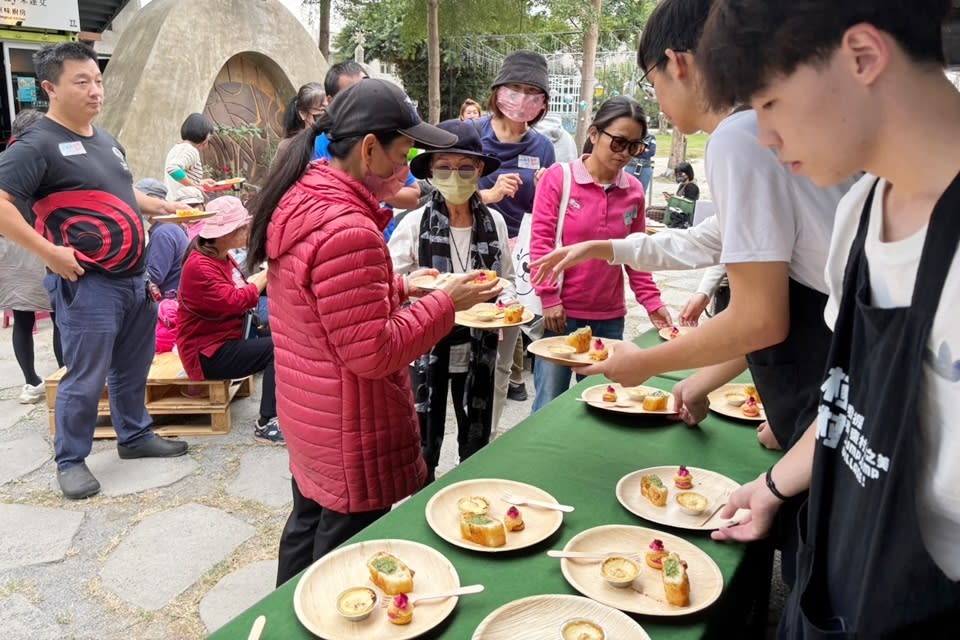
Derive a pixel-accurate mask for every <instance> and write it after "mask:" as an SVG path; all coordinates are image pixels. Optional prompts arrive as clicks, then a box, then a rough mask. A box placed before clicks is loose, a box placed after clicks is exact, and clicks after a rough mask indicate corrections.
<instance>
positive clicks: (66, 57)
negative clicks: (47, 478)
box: [0, 43, 187, 499]
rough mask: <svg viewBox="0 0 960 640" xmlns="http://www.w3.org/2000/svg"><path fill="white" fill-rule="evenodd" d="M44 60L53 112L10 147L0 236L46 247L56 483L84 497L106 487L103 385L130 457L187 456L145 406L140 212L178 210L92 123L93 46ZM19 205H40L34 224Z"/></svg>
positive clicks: (43, 79)
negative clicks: (136, 184) (59, 358)
mask: <svg viewBox="0 0 960 640" xmlns="http://www.w3.org/2000/svg"><path fill="white" fill-rule="evenodd" d="M34 66H35V67H36V70H37V78H38V80H40V85H41V86H42V87H43V89H44V90H45V91H46V92H47V94H48V95H49V97H50V110H49V112H48V113H47V115H46V117H45V118H44V119H43V120H41V121H39V122H38V123H37V124H36V125H34V126H33V127H32V128H31V129H30V130H29V131H27V132H26V133H25V134H24V135H23V137H22V138H20V139H19V140H18V141H17V144H15V145H13V146H12V147H10V149H9V150H7V151H6V152H4V153H3V154H0V235H3V236H5V237H6V238H8V239H9V240H11V241H13V242H16V243H18V244H20V245H22V246H23V247H25V248H27V249H29V250H31V251H33V252H34V253H36V254H37V255H38V256H40V258H42V259H43V261H44V262H45V263H46V264H47V267H48V268H49V269H50V271H52V272H53V273H51V274H48V275H47V277H46V278H45V279H44V284H45V286H46V287H47V291H48V292H49V293H50V298H51V303H52V304H53V306H54V311H56V314H57V316H56V317H57V326H58V327H59V328H60V333H61V338H62V341H63V355H64V362H65V364H66V367H67V372H66V374H64V376H63V378H62V380H61V381H60V385H59V389H58V392H57V404H56V428H57V433H56V439H55V443H54V447H55V453H56V461H57V480H58V481H59V483H60V489H61V490H62V491H63V494H64V496H66V497H67V498H70V499H80V498H85V497H88V496H91V495H94V494H95V493H97V492H98V491H99V490H100V483H99V482H97V479H96V478H94V477H93V474H92V473H90V470H89V469H88V468H87V465H86V463H85V462H84V461H85V459H86V457H87V456H88V455H89V454H90V450H91V447H92V444H93V432H94V427H95V425H96V420H97V404H98V402H99V399H100V394H101V391H102V390H103V385H104V382H105V381H106V383H107V385H108V388H109V392H110V412H111V416H112V420H113V424H114V428H115V429H116V432H117V443H118V444H117V450H118V453H119V455H120V457H121V458H143V457H171V456H179V455H183V454H184V453H186V450H187V445H186V443H184V442H174V441H170V440H164V439H162V438H158V437H156V436H155V435H154V434H153V432H152V431H151V426H152V421H151V419H150V415H149V413H148V412H147V410H146V408H145V407H144V403H143V398H144V387H145V386H146V378H147V372H148V371H149V369H150V364H151V362H152V360H153V352H154V325H155V323H156V303H155V302H154V301H153V300H152V298H151V297H150V296H149V294H148V292H147V290H146V286H145V281H144V276H143V272H144V231H143V223H142V220H141V218H140V212H141V210H142V211H143V212H144V213H145V214H147V215H149V216H153V215H161V214H168V213H173V212H174V211H175V210H176V209H177V208H179V206H178V205H177V204H175V203H172V202H171V203H168V202H165V201H163V200H159V199H157V198H151V197H149V196H146V195H144V194H142V193H139V192H137V191H135V190H134V188H133V176H132V174H131V173H130V169H129V167H128V166H127V163H126V159H125V157H124V152H123V148H122V147H121V146H120V144H119V143H118V142H117V141H116V140H115V139H114V138H113V136H111V135H110V134H109V133H107V132H105V131H102V130H100V129H97V128H96V127H94V126H93V124H92V123H93V119H94V118H95V117H96V116H97V115H98V114H99V113H100V110H101V108H102V106H103V81H102V78H101V75H100V68H99V66H98V65H97V59H96V55H95V54H94V52H93V50H92V49H90V48H89V47H87V46H85V45H82V44H79V43H63V44H58V45H52V46H49V47H45V48H44V49H42V50H41V51H39V52H38V53H37V54H36V55H35V56H34ZM16 201H24V202H33V211H34V213H35V214H36V227H35V228H36V230H34V229H31V228H30V226H29V225H28V224H27V222H26V221H25V220H24V219H23V217H22V216H21V215H20V213H19V212H18V211H17V209H16V207H15V206H14V204H13V203H14V202H16ZM41 234H42V235H41Z"/></svg>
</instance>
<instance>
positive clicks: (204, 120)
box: [180, 113, 216, 144]
mask: <svg viewBox="0 0 960 640" xmlns="http://www.w3.org/2000/svg"><path fill="white" fill-rule="evenodd" d="M214 129H216V127H215V126H214V124H213V122H211V121H210V118H208V117H207V116H205V115H203V114H202V113H191V114H190V115H188V116H187V119H186V120H184V121H183V124H182V125H180V139H181V140H186V141H188V142H192V143H194V144H201V143H203V142H204V141H205V140H206V139H207V137H208V136H209V135H210V134H211V133H213V131H214Z"/></svg>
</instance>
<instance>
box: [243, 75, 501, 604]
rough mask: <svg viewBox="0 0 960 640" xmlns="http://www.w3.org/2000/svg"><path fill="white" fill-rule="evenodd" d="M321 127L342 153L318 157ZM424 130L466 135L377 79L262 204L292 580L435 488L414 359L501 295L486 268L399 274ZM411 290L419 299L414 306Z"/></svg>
mask: <svg viewBox="0 0 960 640" xmlns="http://www.w3.org/2000/svg"><path fill="white" fill-rule="evenodd" d="M321 133H323V134H324V135H325V137H326V139H327V140H329V141H330V142H329V151H330V155H331V157H332V158H333V159H332V160H331V161H330V162H329V163H327V162H326V161H323V160H321V161H317V162H314V163H312V164H309V166H308V162H309V159H310V155H311V152H312V149H313V146H314V141H315V139H316V137H317V135H318V134H321ZM414 140H416V141H418V142H420V143H422V144H424V145H432V146H434V147H447V146H450V145H452V144H453V143H455V142H456V136H453V135H452V134H449V133H447V132H445V131H442V130H440V129H437V128H436V127H433V126H431V125H428V124H425V123H422V122H420V118H419V117H418V116H417V114H416V110H415V108H414V106H413V104H412V103H411V102H410V99H409V98H408V97H407V96H406V94H404V93H403V91H402V90H400V89H399V88H398V87H396V86H395V85H393V84H391V83H389V82H384V81H381V80H369V79H368V80H363V81H362V82H359V83H357V84H355V85H353V86H352V87H349V88H347V89H345V90H344V91H342V92H340V93H339V94H337V97H336V99H335V100H334V101H333V103H332V104H331V105H330V108H329V109H328V111H327V113H326V114H325V115H323V116H321V117H320V118H319V119H318V120H317V122H316V123H315V124H314V126H313V127H312V128H310V129H308V130H306V131H305V132H303V133H302V134H300V136H299V137H298V138H297V139H295V140H294V142H293V143H292V144H291V146H290V149H289V151H288V155H287V157H286V162H284V163H283V165H281V166H279V167H276V168H275V170H274V172H272V173H271V175H270V177H269V178H268V180H267V186H266V188H265V189H264V190H263V192H262V193H261V195H260V197H259V198H258V199H257V203H256V205H255V206H254V208H253V214H254V221H253V226H252V228H251V232H250V254H249V256H250V257H249V260H250V262H251V263H252V264H258V263H259V262H260V261H262V260H263V259H264V258H266V259H268V260H269V276H268V285H267V286H268V288H269V291H270V327H271V330H272V332H273V340H274V348H275V359H276V375H277V413H278V415H279V418H280V422H281V424H283V431H284V435H285V437H286V441H287V447H288V450H289V452H290V470H291V472H292V475H293V509H292V512H291V514H290V517H289V519H288V521H287V525H286V527H285V528H284V531H283V534H282V536H281V539H280V558H279V569H278V575H277V584H278V585H279V584H282V583H283V582H285V581H286V580H288V579H290V578H291V577H293V576H295V575H296V574H297V573H299V572H300V571H302V570H303V569H305V568H306V567H307V566H309V565H310V563H312V562H313V561H314V560H316V559H317V558H320V557H321V556H323V555H324V554H326V553H327V552H328V551H330V550H331V549H333V548H334V547H336V546H337V545H339V544H340V543H341V542H343V541H344V540H346V539H347V538H349V537H350V536H352V535H354V534H355V533H357V532H358V531H360V530H361V529H362V528H363V527H365V526H367V525H368V524H370V523H371V522H373V521H374V520H376V519H377V518H379V517H380V516H381V515H383V514H384V513H386V512H387V511H389V509H390V507H391V505H393V504H394V503H395V502H397V501H399V500H401V499H403V498H405V497H407V496H409V495H410V494H412V493H414V492H415V491H417V490H419V489H420V488H421V487H422V486H423V483H424V480H425V478H426V466H425V464H424V462H423V456H422V454H421V451H420V435H419V431H418V426H417V414H416V412H415V411H414V405H413V394H412V391H411V387H410V378H409V374H408V370H407V367H408V365H409V364H410V362H411V361H412V360H414V359H415V358H417V357H418V356H420V355H422V354H423V353H425V352H427V351H429V350H430V348H431V347H433V346H434V345H435V344H436V343H437V342H439V341H440V340H441V339H442V338H443V337H444V336H446V335H447V334H448V333H449V332H450V330H451V329H452V328H453V317H454V312H455V311H456V310H461V309H467V308H470V307H471V306H473V305H474V304H476V303H478V302H482V301H485V300H489V299H491V298H493V297H495V296H496V295H497V294H499V292H500V286H499V284H497V283H493V284H492V285H491V284H480V283H475V282H471V281H470V280H472V278H473V275H472V274H468V275H467V276H464V277H463V278H460V279H457V280H454V281H452V282H451V283H450V284H449V286H445V288H444V289H443V290H437V291H433V292H427V291H422V290H418V289H411V288H410V287H409V286H407V284H406V283H407V280H406V279H405V278H401V277H396V276H395V275H394V273H393V266H392V262H391V259H390V253H389V251H388V250H387V246H386V244H385V243H384V240H383V233H382V231H383V228H384V227H385V226H386V225H387V223H388V222H389V221H390V216H391V213H390V211H389V210H386V209H383V208H381V207H380V204H379V202H380V201H382V200H385V199H387V198H390V197H391V196H392V195H394V194H395V193H396V191H397V190H398V189H399V188H400V187H402V186H403V184H404V180H405V179H406V176H407V173H408V167H407V160H406V158H407V152H408V151H409V150H410V148H411V146H412V144H413V141H414ZM384 174H385V175H384ZM423 272H424V273H431V272H432V273H436V271H435V270H423ZM416 275H418V274H417V273H414V274H411V276H416ZM451 280H452V279H451ZM409 296H415V297H419V300H418V301H416V302H415V303H414V304H412V305H410V306H409V307H401V302H404V301H405V300H406V299H407V298H408V297H409Z"/></svg>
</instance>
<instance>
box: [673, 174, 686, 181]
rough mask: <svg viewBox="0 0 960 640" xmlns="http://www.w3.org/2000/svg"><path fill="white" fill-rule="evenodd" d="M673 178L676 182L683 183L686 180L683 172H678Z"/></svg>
mask: <svg viewBox="0 0 960 640" xmlns="http://www.w3.org/2000/svg"><path fill="white" fill-rule="evenodd" d="M674 178H675V179H676V181H677V184H683V183H684V182H686V181H687V175H686V174H685V173H678V174H677V175H676V176H674Z"/></svg>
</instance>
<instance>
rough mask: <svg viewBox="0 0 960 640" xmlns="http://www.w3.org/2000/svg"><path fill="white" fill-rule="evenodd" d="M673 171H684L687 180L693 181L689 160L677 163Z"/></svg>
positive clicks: (691, 166)
mask: <svg viewBox="0 0 960 640" xmlns="http://www.w3.org/2000/svg"><path fill="white" fill-rule="evenodd" d="M673 173H674V174H677V173H685V174H686V175H687V180H689V181H690V182H693V180H694V175H693V165H691V164H690V163H689V162H681V163H680V164H678V165H677V168H676V169H674V170H673Z"/></svg>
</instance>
